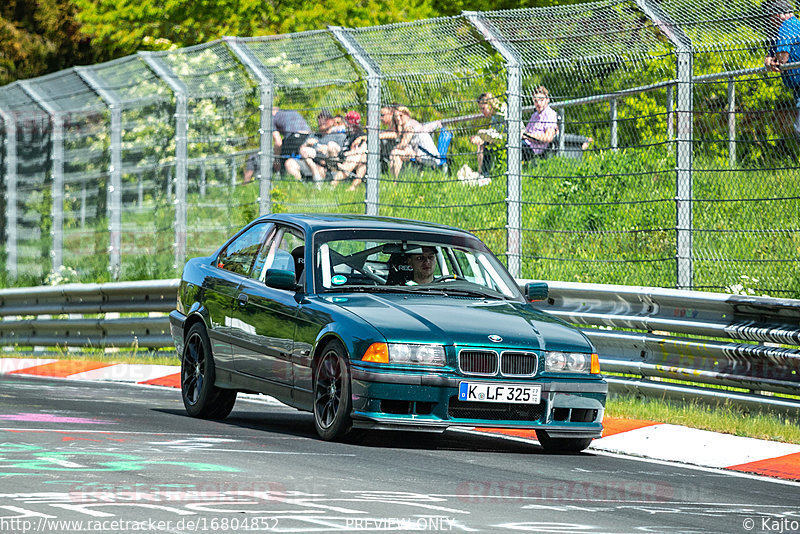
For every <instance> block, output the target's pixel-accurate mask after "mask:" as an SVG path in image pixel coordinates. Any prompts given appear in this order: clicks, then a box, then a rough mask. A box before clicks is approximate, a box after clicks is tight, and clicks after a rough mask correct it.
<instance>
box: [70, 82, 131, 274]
mask: <svg viewBox="0 0 800 534" xmlns="http://www.w3.org/2000/svg"><path fill="white" fill-rule="evenodd" d="M75 72H76V73H77V74H78V76H80V77H81V79H82V80H83V81H84V82H86V85H88V86H89V87H91V88H92V90H93V91H94V92H95V93H97V96H99V97H100V98H101V99H102V100H103V102H105V104H106V106H108V109H109V111H110V112H111V145H110V151H111V162H110V165H109V167H108V174H109V178H110V182H111V183H110V184H108V186H107V188H108V207H107V211H108V221H109V224H108V232H109V236H108V237H109V244H108V256H109V257H108V270H109V272H110V273H111V279H112V280H119V275H120V270H121V266H122V258H121V255H122V107H121V105H120V102H118V100H117V99H116V98H115V97H114V95H113V94H112V93H111V92H110V91H106V90H105V89H104V88H103V85H102V83H101V82H100V79H99V78H98V77H97V74H96V73H95V72H94V71H93V70H92V69H91V68H89V67H75Z"/></svg>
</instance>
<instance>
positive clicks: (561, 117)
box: [556, 106, 567, 156]
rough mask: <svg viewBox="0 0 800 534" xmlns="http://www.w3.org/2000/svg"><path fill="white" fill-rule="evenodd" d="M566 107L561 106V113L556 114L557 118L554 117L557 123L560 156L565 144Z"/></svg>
mask: <svg viewBox="0 0 800 534" xmlns="http://www.w3.org/2000/svg"><path fill="white" fill-rule="evenodd" d="M566 114H567V108H566V106H565V107H563V108H561V113H559V114H558V119H556V121H557V124H558V132H559V134H558V155H559V156H561V155H563V154H564V147H566V146H567V139H566V138H567V135H566V134H567V130H566V123H567V118H566Z"/></svg>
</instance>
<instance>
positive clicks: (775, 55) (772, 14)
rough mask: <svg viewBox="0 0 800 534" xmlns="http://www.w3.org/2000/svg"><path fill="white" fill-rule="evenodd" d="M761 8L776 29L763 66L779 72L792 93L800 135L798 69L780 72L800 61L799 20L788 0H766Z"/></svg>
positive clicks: (799, 79) (795, 123)
mask: <svg viewBox="0 0 800 534" xmlns="http://www.w3.org/2000/svg"><path fill="white" fill-rule="evenodd" d="M763 8H764V10H765V12H766V15H767V17H768V19H769V21H770V22H771V23H772V25H773V27H774V28H777V29H778V31H777V38H776V39H775V41H774V44H773V46H772V47H771V48H770V50H769V52H767V55H766V57H765V58H764V66H765V67H766V68H767V70H769V71H772V72H781V73H782V74H781V79H782V80H783V84H784V85H785V86H786V87H788V88H789V89H791V90H792V91H793V92H794V100H795V107H796V108H797V119H796V120H795V122H794V131H795V132H796V133H797V134H798V135H800V68H797V69H789V70H782V69H781V67H782V66H783V65H785V64H787V63H796V62H798V61H800V20H798V19H797V17H795V16H794V8H793V7H792V4H791V3H790V2H789V0H767V1H766V2H764V4H763Z"/></svg>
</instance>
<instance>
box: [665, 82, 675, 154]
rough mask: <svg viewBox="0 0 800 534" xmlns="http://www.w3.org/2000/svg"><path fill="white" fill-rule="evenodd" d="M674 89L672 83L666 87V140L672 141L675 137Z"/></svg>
mask: <svg viewBox="0 0 800 534" xmlns="http://www.w3.org/2000/svg"><path fill="white" fill-rule="evenodd" d="M674 97H675V89H674V88H673V86H672V85H670V86H669V87H667V104H666V108H667V140H668V141H672V140H673V139H675V116H674V112H675V102H674Z"/></svg>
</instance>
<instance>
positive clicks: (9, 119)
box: [0, 109, 18, 280]
mask: <svg viewBox="0 0 800 534" xmlns="http://www.w3.org/2000/svg"><path fill="white" fill-rule="evenodd" d="M0 118H2V119H3V126H5V139H4V142H5V148H6V161H5V169H3V172H5V175H6V235H5V238H6V275H7V276H8V278H9V280H13V279H15V278H16V277H17V203H18V201H17V120H16V117H15V116H14V114H13V113H8V112H6V111H4V110H2V109H0Z"/></svg>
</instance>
